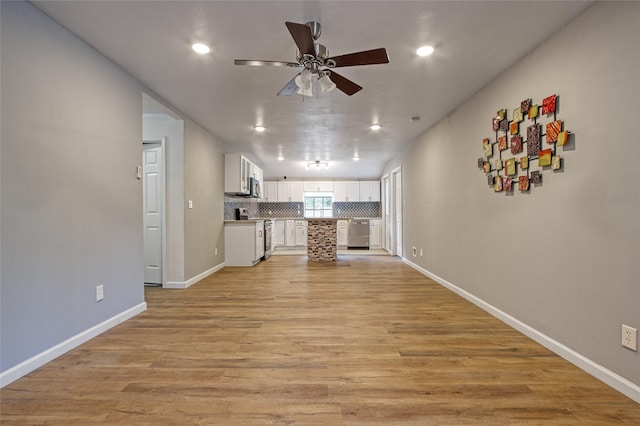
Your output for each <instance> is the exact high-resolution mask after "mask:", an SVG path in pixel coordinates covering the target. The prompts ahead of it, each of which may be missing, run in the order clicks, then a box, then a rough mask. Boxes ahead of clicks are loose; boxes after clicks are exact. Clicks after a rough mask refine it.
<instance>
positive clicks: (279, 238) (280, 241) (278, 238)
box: [271, 219, 285, 246]
mask: <svg viewBox="0 0 640 426" xmlns="http://www.w3.org/2000/svg"><path fill="white" fill-rule="evenodd" d="M271 238H272V240H273V244H274V245H275V246H283V245H285V221H284V220H280V219H276V220H275V221H274V224H273V234H272V237H271Z"/></svg>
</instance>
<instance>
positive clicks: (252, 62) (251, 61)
mask: <svg viewBox="0 0 640 426" xmlns="http://www.w3.org/2000/svg"><path fill="white" fill-rule="evenodd" d="M233 63H234V64H236V65H249V66H251V67H263V66H270V67H291V68H298V67H300V66H302V65H300V64H299V63H297V62H282V61H260V60H254V59H236V60H234V61H233Z"/></svg>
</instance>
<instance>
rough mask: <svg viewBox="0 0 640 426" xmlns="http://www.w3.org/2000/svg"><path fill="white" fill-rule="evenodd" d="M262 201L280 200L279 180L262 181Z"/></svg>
mask: <svg viewBox="0 0 640 426" xmlns="http://www.w3.org/2000/svg"><path fill="white" fill-rule="evenodd" d="M262 188H263V189H262V201H263V202H265V203H273V202H276V201H278V182H273V181H268V182H263V183H262Z"/></svg>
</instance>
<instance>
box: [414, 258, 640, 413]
mask: <svg viewBox="0 0 640 426" xmlns="http://www.w3.org/2000/svg"><path fill="white" fill-rule="evenodd" d="M402 261H403V262H404V263H406V264H407V265H409V266H411V267H412V268H413V269H415V270H417V271H419V272H421V273H422V274H424V275H426V276H427V277H429V278H431V279H432V280H434V281H435V282H437V283H438V284H440V285H442V286H443V287H446V288H448V289H449V290H451V291H453V292H454V293H456V294H458V295H459V296H461V297H463V298H465V299H466V300H468V301H469V302H471V303H473V304H474V305H476V306H478V307H479V308H481V309H483V310H484V311H486V312H488V313H490V314H491V315H493V316H494V317H496V318H498V319H499V320H500V321H502V322H504V323H505V324H507V325H509V326H511V327H513V328H515V329H516V330H518V331H519V332H521V333H523V334H524V335H526V336H527V337H529V338H531V339H533V340H535V341H536V342H538V343H540V344H541V345H542V346H544V347H545V348H547V349H549V350H550V351H552V352H554V353H556V354H557V355H559V356H561V357H562V358H564V359H566V360H567V361H569V362H570V363H572V364H574V365H575V366H577V367H578V368H580V369H582V370H584V371H586V372H587V373H589V374H591V375H592V376H593V377H595V378H596V379H598V380H600V381H602V382H604V383H606V384H607V385H609V386H611V387H612V388H614V389H615V390H617V391H618V392H620V393H622V394H624V395H626V396H628V397H629V398H631V399H632V400H634V401H635V402H638V403H640V386H638V385H636V384H635V383H633V382H631V381H629V380H627V379H625V378H624V377H622V376H620V375H618V374H616V373H614V372H613V371H611V370H608V369H607V368H605V367H603V366H601V365H600V364H597V363H595V362H593V361H592V360H590V359H589V358H586V357H585V356H584V355H581V354H580V353H578V352H576V351H574V350H573V349H571V348H569V347H568V346H565V345H563V344H562V343H560V342H558V341H556V340H554V339H552V338H551V337H549V336H547V335H545V334H543V333H541V332H540V331H538V330H536V329H534V328H532V327H530V326H529V325H527V324H525V323H523V322H522V321H520V320H518V319H516V318H514V317H512V316H511V315H509V314H507V313H506V312H503V311H501V310H500V309H498V308H496V307H495V306H493V305H491V304H489V303H487V302H485V301H484V300H482V299H480V298H478V297H476V296H474V295H473V294H471V293H469V292H467V291H465V290H463V289H461V288H460V287H457V286H455V285H453V284H451V283H450V282H448V281H447V280H445V279H443V278H441V277H439V276H437V275H436V274H434V273H431V272H429V271H427V270H426V269H424V268H422V267H420V266H418V265H416V264H415V263H413V262H411V261H410V260H408V259H407V258H402Z"/></svg>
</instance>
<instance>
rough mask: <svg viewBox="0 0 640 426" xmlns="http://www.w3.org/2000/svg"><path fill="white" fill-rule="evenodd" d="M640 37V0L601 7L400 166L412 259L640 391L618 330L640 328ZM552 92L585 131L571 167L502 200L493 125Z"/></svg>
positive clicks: (465, 108)
mask: <svg viewBox="0 0 640 426" xmlns="http://www.w3.org/2000/svg"><path fill="white" fill-rule="evenodd" d="M638 34H640V3H638V2H615V3H611V2H606V3H596V4H595V5H594V6H592V7H591V8H589V9H587V11H586V12H585V13H584V14H582V15H581V16H579V17H578V18H577V19H576V20H575V21H574V22H572V23H570V24H569V25H568V26H567V27H566V28H565V29H563V30H562V31H560V32H559V33H558V34H556V35H555V36H553V37H552V38H550V39H549V40H548V41H547V42H545V43H544V44H543V45H541V46H540V47H539V48H538V49H536V50H535V51H533V52H532V53H530V54H529V55H527V56H526V57H525V58H523V59H522V60H521V61H519V62H518V63H517V64H515V65H514V66H513V67H512V68H510V69H509V70H508V71H507V72H505V73H504V74H503V75H501V76H500V77H499V78H498V79H496V80H495V81H494V82H493V83H492V84H490V85H489V86H488V87H486V88H484V89H483V90H482V91H480V92H479V93H478V94H476V95H475V96H473V97H472V98H471V99H469V100H468V101H467V102H466V103H465V104H463V105H462V106H460V107H459V108H458V109H457V110H456V111H454V112H452V113H451V114H450V115H449V116H448V117H446V118H445V119H443V120H442V121H440V122H439V123H438V124H437V125H435V126H434V127H433V128H431V129H430V130H429V131H427V132H426V133H425V134H424V135H423V136H421V137H420V138H419V140H417V141H416V142H415V144H414V145H413V146H412V148H411V149H410V151H409V152H408V153H407V155H404V156H402V157H400V158H398V159H396V160H394V162H393V166H395V164H398V163H402V166H403V181H404V195H405V209H404V225H405V227H404V233H403V234H404V253H405V257H407V258H408V259H409V260H410V261H411V262H414V263H416V264H417V265H419V266H420V267H422V268H424V269H426V270H428V271H430V272H432V273H434V274H436V275H438V276H440V277H442V278H443V279H445V280H447V281H448V282H450V283H452V284H454V285H456V286H458V287H461V288H462V289H464V290H466V291H467V292H469V293H471V294H473V295H475V296H477V297H479V298H481V299H483V300H484V301H486V302H488V303H489V304H491V305H493V306H495V307H497V308H498V309H500V310H502V311H504V312H506V313H507V314H509V315H511V316H513V317H515V318H517V319H519V320H520V321H522V322H524V323H525V324H528V325H529V326H531V327H533V328H535V329H536V330H538V331H539V332H542V333H544V334H545V335H547V336H549V337H551V338H553V339H555V340H557V341H559V342H560V343H562V344H564V345H566V346H568V347H569V348H571V349H573V350H574V351H576V352H578V353H580V354H582V355H584V356H585V357H587V358H589V359H591V360H592V361H594V362H596V363H598V364H600V365H602V366H604V367H605V368H607V369H609V370H611V371H613V372H615V373H617V374H619V375H621V376H623V377H625V378H626V379H628V380H629V381H631V382H633V383H635V384H636V385H640V357H639V354H638V353H637V352H632V351H630V350H628V349H624V348H622V347H621V345H620V326H621V324H622V323H625V324H627V325H630V326H632V327H636V328H640V303H639V302H640V281H639V279H638V277H640V262H639V261H638V260H639V259H640V244H639V243H638V242H639V241H640V219H639V218H640V216H639V212H640V185H639V184H640V181H639V179H638V175H637V171H636V170H635V169H636V167H635V160H636V159H637V158H640V142H639V141H638V135H640V121H639V120H638V116H639V115H640V90H639V87H640V86H639V85H638V70H639V69H640V47H639V46H640V44H638ZM508 36H511V35H508V34H505V37H508ZM487 54H488V55H490V54H499V53H497V52H491V51H490V50H487ZM553 93H557V94H558V95H559V97H560V101H559V114H558V118H559V119H562V120H564V122H565V127H566V129H568V130H571V131H572V132H573V133H574V135H575V144H574V145H573V149H569V150H564V151H563V150H562V149H559V150H558V152H559V153H560V155H561V156H562V157H563V158H564V161H565V162H564V170H563V171H562V172H560V173H552V172H551V171H544V172H543V184H542V186H539V187H534V188H533V189H532V190H531V192H530V193H529V194H523V193H520V191H518V189H517V185H516V189H515V190H514V193H513V195H512V196H506V195H505V193H493V191H492V190H491V189H489V188H488V187H487V184H486V179H485V176H484V174H483V173H482V172H481V171H478V169H477V167H476V159H477V158H478V157H481V156H482V155H483V150H482V146H481V141H482V139H483V138H485V137H491V136H492V132H491V129H490V119H491V117H492V116H493V115H495V113H496V111H497V110H498V109H500V108H507V110H508V111H509V117H511V114H512V110H513V108H515V107H516V106H517V105H519V103H520V101H521V100H523V99H525V98H529V97H530V98H533V99H534V100H536V101H538V102H541V101H542V99H543V98H544V97H546V96H548V95H550V94H553ZM542 121H543V122H546V121H548V120H542ZM521 130H522V129H521ZM543 143H544V144H545V145H546V142H543ZM503 158H506V157H504V156H503ZM534 163H536V167H537V162H534ZM391 168H392V165H391V164H390V165H388V167H387V168H386V171H387V172H388V171H390V170H391ZM413 246H415V247H418V248H423V249H424V257H422V258H421V257H419V256H418V257H415V258H414V257H413V256H412V255H411V247H413Z"/></svg>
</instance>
